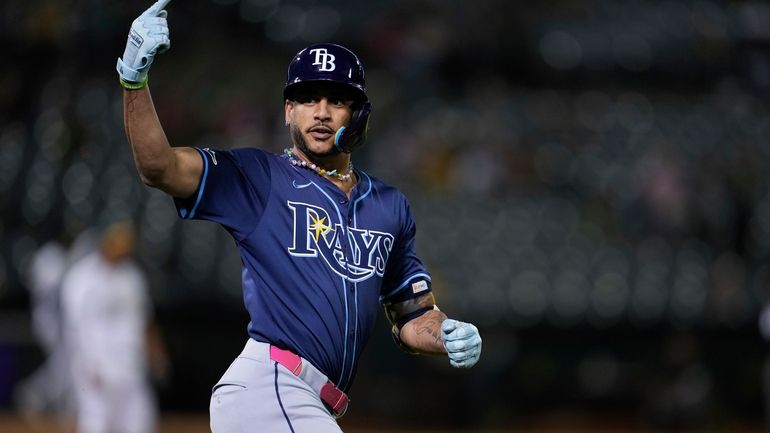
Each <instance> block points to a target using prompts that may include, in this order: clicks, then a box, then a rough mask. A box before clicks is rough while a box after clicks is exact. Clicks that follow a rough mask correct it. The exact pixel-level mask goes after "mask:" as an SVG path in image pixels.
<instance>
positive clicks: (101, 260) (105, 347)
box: [61, 223, 156, 433]
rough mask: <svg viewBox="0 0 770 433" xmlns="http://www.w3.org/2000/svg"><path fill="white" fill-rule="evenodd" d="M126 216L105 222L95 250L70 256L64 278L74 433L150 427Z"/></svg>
mask: <svg viewBox="0 0 770 433" xmlns="http://www.w3.org/2000/svg"><path fill="white" fill-rule="evenodd" d="M134 244H135V235H134V231H133V227H132V226H131V225H130V224H128V223H116V224H113V225H110V226H109V227H108V228H107V229H106V230H105V231H104V233H103V235H102V237H101V243H100V245H99V248H98V249H97V251H94V252H92V253H90V254H88V255H86V256H85V257H83V258H82V259H80V260H79V261H78V262H76V263H75V264H74V265H72V267H71V268H70V270H69V271H68V272H67V274H66V275H65V277H64V280H63V281H62V289H61V290H62V310H63V314H64V324H65V328H64V329H65V335H64V341H65V342H66V343H67V344H68V349H69V350H68V353H69V355H70V370H71V373H72V376H71V378H72V384H73V388H74V391H75V402H76V422H77V431H78V433H110V432H120V433H151V432H152V431H154V428H155V420H156V408H155V405H156V403H155V398H154V395H153V392H152V389H151V386H150V383H149V382H148V373H149V370H148V368H149V365H148V364H147V356H148V353H147V352H146V351H145V347H146V346H145V345H146V343H147V342H148V340H147V339H146V338H147V337H148V331H150V330H151V328H150V323H151V305H150V300H149V297H148V293H147V283H146V281H145V278H144V274H143V273H142V271H141V270H140V268H139V267H138V266H137V265H136V264H135V263H134V262H133V260H132V259H131V258H130V256H131V254H132V252H133V249H134Z"/></svg>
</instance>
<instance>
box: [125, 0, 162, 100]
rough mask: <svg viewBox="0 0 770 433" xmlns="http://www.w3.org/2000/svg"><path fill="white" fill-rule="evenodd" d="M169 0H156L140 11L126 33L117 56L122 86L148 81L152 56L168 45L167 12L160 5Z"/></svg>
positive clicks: (133, 86) (134, 86)
mask: <svg viewBox="0 0 770 433" xmlns="http://www.w3.org/2000/svg"><path fill="white" fill-rule="evenodd" d="M170 1H171V0H158V1H157V2H155V4H153V5H152V6H150V8H149V9H147V10H146V11H144V12H143V13H142V14H141V15H139V16H138V17H137V18H136V19H135V20H134V22H133V23H131V30H130V31H129V33H128V42H127V43H126V51H124V52H123V57H122V58H119V59H118V65H117V69H118V75H119V76H120V82H121V84H123V87H126V88H129V89H136V88H140V87H143V86H144V84H145V83H146V82H147V71H149V70H150V65H152V61H153V59H154V58H155V54H158V53H162V52H164V51H166V50H168V49H169V48H170V47H171V40H170V39H169V30H168V21H166V16H167V15H168V14H167V12H166V11H165V10H164V9H163V8H165V7H166V5H167V4H168V3H169V2H170Z"/></svg>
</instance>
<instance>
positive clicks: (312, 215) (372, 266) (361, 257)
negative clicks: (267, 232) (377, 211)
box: [287, 201, 393, 282]
mask: <svg viewBox="0 0 770 433" xmlns="http://www.w3.org/2000/svg"><path fill="white" fill-rule="evenodd" d="M287 205H288V206H289V209H291V211H292V214H293V217H294V235H293V241H292V245H291V246H290V247H289V248H288V250H289V254H291V255H292V256H294V257H318V256H319V255H320V256H321V258H322V259H323V260H324V261H325V262H326V264H327V265H328V266H329V267H330V268H331V269H332V270H333V271H334V272H335V273H336V274H337V275H339V276H341V277H343V278H346V279H348V280H349V281H351V282H360V281H364V280H367V279H369V278H371V277H372V276H373V275H377V276H379V277H382V276H383V274H384V273H385V264H386V263H387V262H388V256H389V255H390V251H391V249H392V248H393V235H392V234H390V233H385V232H378V231H375V230H367V229H361V228H355V227H348V228H347V236H346V233H345V228H344V227H343V226H342V224H340V223H334V224H333V223H332V220H331V218H330V217H329V213H328V212H326V210H325V209H323V208H321V207H318V206H314V205H311V204H307V203H301V202H294V201H287ZM346 237H347V242H348V244H349V245H350V254H349V260H347V259H346V258H345V250H344V248H343V242H344V241H345V238H346Z"/></svg>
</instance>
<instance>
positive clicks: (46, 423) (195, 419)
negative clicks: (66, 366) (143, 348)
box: [0, 412, 765, 433]
mask: <svg viewBox="0 0 770 433" xmlns="http://www.w3.org/2000/svg"><path fill="white" fill-rule="evenodd" d="M564 421H566V420H564ZM564 421H563V422H559V423H553V422H543V423H542V425H538V426H530V427H526V428H524V427H522V428H512V429H505V430H499V429H498V430H474V429H460V430H432V429H414V428H413V427H411V428H412V429H411V430H405V429H395V428H392V429H387V428H376V427H374V428H372V427H360V426H349V425H348V426H346V425H344V423H343V428H344V430H345V433H418V432H419V433H589V432H590V433H696V432H702V431H704V429H703V428H699V429H693V430H687V429H676V430H650V429H644V428H638V427H624V426H622V425H617V424H616V423H606V422H604V423H603V422H586V420H581V421H578V422H569V421H567V422H564ZM573 421H575V420H573ZM705 430H707V431H709V432H710V433H763V432H764V431H765V430H764V429H763V428H762V427H761V426H751V425H748V426H747V425H730V426H722V427H721V428H709V429H705ZM0 433H75V431H74V429H73V428H72V426H71V425H66V423H62V422H57V421H56V420H50V419H22V418H21V417H19V416H17V415H15V414H13V413H3V412H0ZM156 433H211V431H210V430H209V425H208V416H207V415H188V414H183V415H181V414H164V415H163V416H162V418H161V421H160V425H159V427H158V430H157V432H156Z"/></svg>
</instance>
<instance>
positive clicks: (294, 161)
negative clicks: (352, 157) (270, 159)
mask: <svg viewBox="0 0 770 433" xmlns="http://www.w3.org/2000/svg"><path fill="white" fill-rule="evenodd" d="M283 153H285V154H286V156H288V157H289V162H290V163H291V165H294V166H297V167H305V168H309V169H311V170H313V171H314V172H316V173H318V174H320V175H321V176H327V177H333V178H335V179H339V180H341V181H343V182H347V181H349V180H350V178H351V177H352V176H353V161H350V162H348V172H347V173H345V174H340V173H337V169H334V170H326V169H325V168H321V167H319V166H317V165H316V164H314V163H312V162H307V161H305V160H304V159H300V158H298V157H297V155H295V154H294V152H292V151H291V149H284V150H283Z"/></svg>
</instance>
